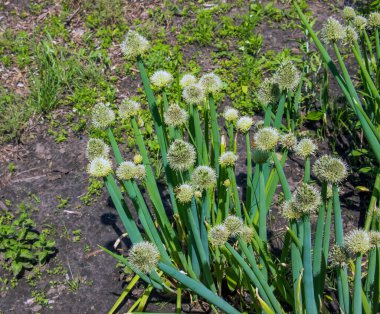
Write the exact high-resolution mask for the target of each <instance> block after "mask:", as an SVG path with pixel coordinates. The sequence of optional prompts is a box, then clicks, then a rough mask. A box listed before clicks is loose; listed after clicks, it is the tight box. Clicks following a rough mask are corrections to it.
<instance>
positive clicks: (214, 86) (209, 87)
mask: <svg viewBox="0 0 380 314" xmlns="http://www.w3.org/2000/svg"><path fill="white" fill-rule="evenodd" d="M199 85H201V86H202V88H203V89H204V91H205V93H206V94H216V93H218V92H219V91H220V90H221V89H222V88H223V82H222V80H221V79H220V77H219V76H217V75H216V74H214V73H208V74H205V75H203V76H202V77H201V78H200V80H199Z"/></svg>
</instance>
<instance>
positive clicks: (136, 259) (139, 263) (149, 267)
mask: <svg viewBox="0 0 380 314" xmlns="http://www.w3.org/2000/svg"><path fill="white" fill-rule="evenodd" d="M128 260H129V262H130V263H131V264H132V266H133V267H134V268H136V269H137V270H139V271H141V272H142V273H146V274H149V273H150V272H152V271H153V270H155V269H156V267H157V264H158V261H159V260H160V252H159V251H158V249H157V247H156V246H155V245H154V244H152V243H150V242H148V241H143V242H139V243H137V244H135V245H133V246H132V248H131V249H130V251H129V254H128Z"/></svg>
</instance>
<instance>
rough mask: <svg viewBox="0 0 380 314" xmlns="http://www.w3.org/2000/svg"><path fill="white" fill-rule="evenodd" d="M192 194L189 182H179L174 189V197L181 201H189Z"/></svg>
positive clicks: (192, 190)
mask: <svg viewBox="0 0 380 314" xmlns="http://www.w3.org/2000/svg"><path fill="white" fill-rule="evenodd" d="M193 196H194V189H193V187H192V186H191V185H190V184H181V185H180V186H179V187H177V188H176V189H175V197H176V198H177V200H178V201H179V202H180V203H182V204H186V203H190V202H191V200H192V198H193Z"/></svg>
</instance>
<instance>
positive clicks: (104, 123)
mask: <svg viewBox="0 0 380 314" xmlns="http://www.w3.org/2000/svg"><path fill="white" fill-rule="evenodd" d="M109 105H110V104H109V103H107V104H103V103H99V104H96V105H95V106H94V107H93V108H92V124H93V125H94V127H95V128H97V129H101V130H105V129H106V128H108V127H109V126H110V125H111V124H112V123H113V122H114V120H115V113H114V112H113V110H112V109H110V108H109Z"/></svg>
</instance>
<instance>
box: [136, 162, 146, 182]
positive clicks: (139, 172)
mask: <svg viewBox="0 0 380 314" xmlns="http://www.w3.org/2000/svg"><path fill="white" fill-rule="evenodd" d="M145 178H146V169H145V166H144V165H136V174H135V179H136V180H139V181H144V180H145Z"/></svg>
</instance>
